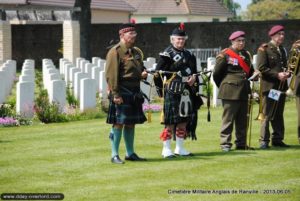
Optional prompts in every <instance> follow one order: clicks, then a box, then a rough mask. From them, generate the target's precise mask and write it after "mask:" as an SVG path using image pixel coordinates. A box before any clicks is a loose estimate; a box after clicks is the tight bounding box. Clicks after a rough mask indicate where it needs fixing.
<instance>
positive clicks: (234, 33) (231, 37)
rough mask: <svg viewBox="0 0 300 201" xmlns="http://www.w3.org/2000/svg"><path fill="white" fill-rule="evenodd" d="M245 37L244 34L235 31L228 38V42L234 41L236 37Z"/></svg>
mask: <svg viewBox="0 0 300 201" xmlns="http://www.w3.org/2000/svg"><path fill="white" fill-rule="evenodd" d="M241 36H245V32H243V31H235V32H233V33H232V34H231V35H230V36H229V40H234V39H236V38H238V37H241Z"/></svg>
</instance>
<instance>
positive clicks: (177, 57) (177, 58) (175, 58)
mask: <svg viewBox="0 0 300 201" xmlns="http://www.w3.org/2000/svg"><path fill="white" fill-rule="evenodd" d="M181 58H182V57H181V56H180V55H179V54H176V55H175V56H174V57H173V60H174V61H175V62H177V61H179V60H180V59H181Z"/></svg>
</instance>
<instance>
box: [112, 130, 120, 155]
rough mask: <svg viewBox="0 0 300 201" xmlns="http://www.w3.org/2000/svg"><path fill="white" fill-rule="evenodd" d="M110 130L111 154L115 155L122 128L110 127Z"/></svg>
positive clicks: (117, 151) (117, 152) (117, 150)
mask: <svg viewBox="0 0 300 201" xmlns="http://www.w3.org/2000/svg"><path fill="white" fill-rule="evenodd" d="M110 132H111V136H112V137H110V142H111V156H112V157H114V156H116V155H119V146H120V141H121V137H122V129H118V128H112V129H111V131H110Z"/></svg>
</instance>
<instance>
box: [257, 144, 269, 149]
mask: <svg viewBox="0 0 300 201" xmlns="http://www.w3.org/2000/svg"><path fill="white" fill-rule="evenodd" d="M259 148H260V149H269V148H270V147H269V144H267V143H261V144H260V146H259Z"/></svg>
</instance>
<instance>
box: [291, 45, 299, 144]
mask: <svg viewBox="0 0 300 201" xmlns="http://www.w3.org/2000/svg"><path fill="white" fill-rule="evenodd" d="M293 49H294V50H296V51H298V55H297V56H298V71H297V72H295V73H296V75H295V76H296V77H295V88H294V92H295V94H296V106H297V112H298V141H299V143H300V70H299V69H300V58H299V57H300V53H299V52H300V40H297V41H296V42H295V43H294V44H293V46H292V50H293ZM296 68H297V67H296Z"/></svg>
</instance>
